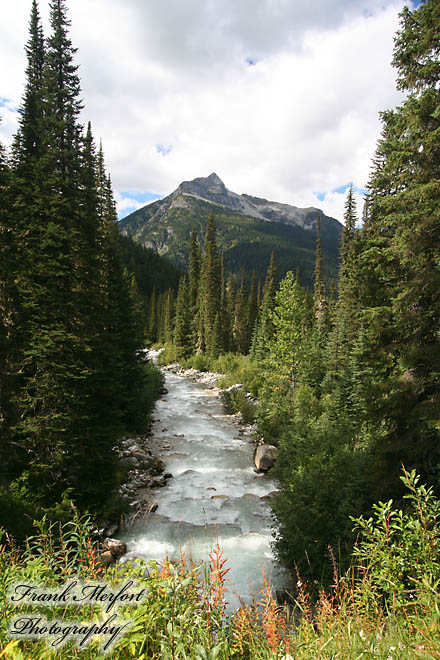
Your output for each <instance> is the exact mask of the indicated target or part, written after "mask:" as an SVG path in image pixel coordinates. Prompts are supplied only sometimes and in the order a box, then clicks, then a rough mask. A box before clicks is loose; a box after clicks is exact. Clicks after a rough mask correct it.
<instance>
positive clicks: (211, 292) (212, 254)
mask: <svg viewBox="0 0 440 660" xmlns="http://www.w3.org/2000/svg"><path fill="white" fill-rule="evenodd" d="M220 277H221V274H220V256H219V252H218V247H217V240H216V227H215V222H214V215H213V214H212V213H211V214H210V216H209V218H208V224H207V226H206V234H205V243H204V249H203V265H202V275H201V288H200V315H201V328H200V332H201V333H203V342H204V345H205V347H206V350H207V352H209V351H210V348H211V339H212V334H213V329H214V322H215V317H216V315H217V313H218V312H219V311H220V294H221V291H220ZM200 345H201V344H200Z"/></svg>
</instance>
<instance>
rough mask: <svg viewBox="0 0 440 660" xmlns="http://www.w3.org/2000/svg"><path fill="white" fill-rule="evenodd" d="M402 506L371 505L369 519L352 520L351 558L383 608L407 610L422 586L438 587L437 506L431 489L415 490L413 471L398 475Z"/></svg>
mask: <svg viewBox="0 0 440 660" xmlns="http://www.w3.org/2000/svg"><path fill="white" fill-rule="evenodd" d="M401 480H402V481H403V483H404V484H405V486H406V489H407V491H409V492H407V493H406V495H404V499H405V500H406V506H405V508H404V509H396V508H395V507H394V506H393V501H392V500H389V501H388V502H379V504H375V505H374V506H373V512H374V514H373V517H370V518H368V519H366V518H364V517H360V518H359V519H353V521H354V522H355V530H356V531H359V532H360V534H361V538H360V541H359V542H358V543H357V544H356V546H355V548H354V551H353V556H354V558H355V560H356V562H357V565H358V567H359V570H360V571H362V573H363V574H364V579H366V580H368V581H369V583H370V584H371V586H372V587H373V588H374V589H375V592H376V593H377V594H378V595H381V596H385V597H386V599H387V602H388V603H392V604H393V605H396V604H398V605H399V606H403V605H411V603H412V601H413V600H414V598H415V594H417V591H418V590H419V589H420V588H421V587H423V585H424V584H425V583H429V584H431V585H435V584H439V582H440V555H439V547H440V529H439V527H438V520H439V516H440V502H439V500H438V498H436V497H435V496H434V493H433V489H432V487H426V486H425V485H419V481H420V477H419V476H418V475H416V472H415V470H411V472H409V473H408V472H406V470H405V469H404V474H403V476H401Z"/></svg>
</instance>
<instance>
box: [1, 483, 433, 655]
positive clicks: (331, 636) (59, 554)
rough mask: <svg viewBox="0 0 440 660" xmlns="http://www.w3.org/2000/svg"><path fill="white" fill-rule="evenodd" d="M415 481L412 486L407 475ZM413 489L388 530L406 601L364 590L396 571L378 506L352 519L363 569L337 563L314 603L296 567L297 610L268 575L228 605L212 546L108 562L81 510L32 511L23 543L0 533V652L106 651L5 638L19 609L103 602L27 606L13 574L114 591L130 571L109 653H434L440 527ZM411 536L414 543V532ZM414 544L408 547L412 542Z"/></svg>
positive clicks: (21, 580)
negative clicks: (401, 560)
mask: <svg viewBox="0 0 440 660" xmlns="http://www.w3.org/2000/svg"><path fill="white" fill-rule="evenodd" d="M411 479H413V476H411ZM413 485H414V486H416V482H415V481H414V480H413ZM411 496H412V497H414V499H413V500H411V501H412V502H413V503H414V509H413V511H412V513H411V514H410V515H408V516H405V515H404V517H403V519H401V520H403V525H399V524H396V521H397V520H398V519H399V515H397V516H396V517H392V520H393V525H394V529H395V530H396V536H395V540H396V541H397V539H398V540H399V546H398V548H397V550H398V552H399V553H400V556H401V557H406V556H407V557H408V558H410V559H411V560H412V564H411V568H412V569H413V570H414V574H417V579H416V580H415V581H414V583H413V584H414V590H413V591H412V592H411V594H408V595H407V597H406V602H405V603H403V602H402V601H401V600H400V601H394V602H393V601H392V599H390V601H389V603H388V607H387V608H386V609H384V608H383V607H382V605H381V603H380V600H378V599H374V598H372V597H371V596H372V595H376V593H375V589H377V585H383V584H386V585H390V584H391V582H392V581H393V580H394V568H395V567H394V566H391V564H390V562H391V561H392V557H391V554H390V553H386V552H385V553H384V546H385V547H387V536H386V529H385V528H384V525H383V522H382V519H381V516H379V519H377V521H376V524H370V523H368V524H367V525H366V527H365V525H364V523H365V521H358V522H359V523H360V524H361V525H362V526H363V527H364V528H365V532H364V534H365V536H364V545H363V546H361V548H362V549H361V550H360V556H358V557H357V558H356V561H359V560H360V559H362V564H363V566H364V567H368V571H367V573H365V571H363V570H357V569H355V568H354V567H353V568H352V569H351V570H350V571H349V572H348V573H347V574H346V575H344V576H342V577H340V576H339V575H338V574H337V572H336V573H335V575H334V586H333V587H332V589H331V590H329V591H326V590H323V589H321V591H320V593H319V597H318V598H317V600H316V601H314V602H313V601H311V599H310V596H309V591H308V588H307V586H306V585H304V584H303V580H302V578H299V579H298V583H297V587H296V600H295V610H294V612H292V611H290V610H289V609H288V608H287V607H283V606H280V605H278V604H277V603H276V601H275V599H274V596H273V593H272V589H271V586H270V584H269V583H267V581H266V582H265V584H264V586H263V588H262V589H261V591H260V593H259V594H256V598H255V601H254V602H253V603H251V604H242V605H241V606H240V607H239V608H238V609H237V610H235V611H232V612H229V613H227V612H226V604H227V600H228V591H227V587H228V584H227V573H228V568H227V559H226V558H225V557H224V556H223V551H222V550H221V548H220V547H219V546H218V545H217V546H216V547H215V548H213V550H212V552H211V553H210V555H209V560H208V561H207V565H206V566H205V567H200V566H195V565H194V564H193V563H192V562H191V561H186V560H185V557H182V558H181V560H180V561H177V562H174V563H171V562H170V561H168V559H165V560H164V561H163V562H162V564H156V563H155V562H149V564H148V567H147V566H146V565H145V564H144V563H143V562H139V561H138V562H128V563H126V564H124V565H123V566H121V565H116V566H114V567H112V568H110V569H108V570H106V571H105V570H104V569H103V567H102V564H101V562H100V560H99V550H98V544H97V542H96V541H94V540H92V537H91V533H92V531H93V525H92V522H91V520H90V518H88V517H80V516H78V515H77V514H76V513H74V514H73V519H72V520H71V521H69V522H68V523H65V524H64V525H61V526H58V525H54V524H48V523H47V521H46V520H42V521H40V522H36V523H35V531H34V534H33V536H31V537H29V538H28V539H27V542H26V544H25V546H24V548H23V551H22V552H21V553H20V552H19V551H18V549H17V547H16V546H14V545H13V544H12V545H11V544H10V543H8V540H7V538H5V537H4V535H3V537H0V607H1V610H2V617H1V623H0V645H1V648H2V652H1V653H2V658H5V660H26V659H27V658H32V659H33V660H50V659H52V658H53V659H55V658H66V659H67V658H72V657H75V658H79V659H83V660H92V658H93V659H102V660H103V659H104V658H106V657H109V654H104V653H103V651H102V649H100V648H99V643H100V640H99V639H98V638H94V639H92V640H91V641H90V644H89V645H88V646H87V647H86V648H79V647H78V646H76V647H75V646H74V645H73V643H72V640H71V639H70V640H68V641H67V643H66V644H65V645H64V646H62V647H60V648H56V649H54V648H51V647H50V645H49V644H50V641H49V639H48V638H47V637H45V636H42V637H40V638H37V639H33V640H30V639H11V638H10V637H9V635H8V629H7V625H8V622H10V621H11V619H12V618H13V617H14V616H16V615H18V614H20V613H21V614H23V613H25V612H28V613H31V612H32V613H33V614H34V615H36V614H37V613H38V616H39V617H47V619H48V620H51V619H53V618H57V619H59V620H60V619H61V620H62V621H63V625H68V624H69V623H70V622H73V621H78V620H80V621H82V622H83V623H84V624H91V623H92V622H97V623H102V621H103V619H102V616H103V613H102V607H100V606H97V605H96V604H78V605H76V604H64V603H61V602H60V603H58V604H57V605H56V606H54V605H53V604H51V605H50V604H49V603H44V604H43V603H41V602H40V603H39V604H38V608H37V606H36V605H35V604H34V605H33V606H32V607H30V608H29V607H28V608H27V609H26V610H24V609H23V605H22V604H21V603H14V602H12V601H11V600H10V599H9V598H8V592H9V591H10V590H11V589H12V588H13V585H14V584H17V583H18V584H29V583H32V584H35V585H38V586H40V587H46V588H47V589H48V590H49V591H51V590H52V591H55V590H57V591H59V590H60V588H61V587H62V586H64V585H66V584H67V583H68V582H71V581H73V580H82V581H86V582H88V583H94V584H96V583H98V584H99V585H100V586H101V587H103V588H105V589H112V590H115V591H117V590H118V588H121V587H123V586H124V585H125V584H127V582H128V581H131V580H133V581H134V584H133V587H132V590H133V592H136V593H139V592H140V591H141V590H142V589H143V590H144V593H143V599H142V600H141V601H139V602H138V603H136V604H135V605H130V604H121V605H120V607H119V608H118V609H117V613H118V615H119V616H121V617H124V618H126V619H128V620H129V621H131V623H132V625H131V627H129V628H126V629H125V631H124V634H123V636H122V637H120V638H119V640H118V641H117V643H116V644H115V646H114V647H113V648H112V649H111V657H112V658H114V659H115V660H122V659H123V658H128V657H131V658H138V659H139V660H147V659H150V658H151V659H157V660H159V659H162V658H169V660H174V659H177V658H191V659H192V660H206V659H208V660H215V659H217V660H239V659H240V660H241V659H243V658H245V659H247V660H275V658H277V659H280V658H284V659H286V660H287V659H288V658H293V657H294V658H295V660H310V658H321V659H322V660H334V659H335V658H361V657H374V658H378V659H381V660H389V659H390V658H392V659H393V660H394V658H395V659H396V660H414V658H418V657H420V658H422V657H424V658H427V657H429V658H435V657H438V655H439V653H440V643H439V636H438V634H437V631H438V625H439V623H440V617H439V611H440V593H439V591H438V583H437V582H436V581H435V575H436V574H437V573H438V559H437V557H436V554H435V553H434V552H433V551H434V550H435V546H433V545H432V541H435V540H436V539H437V537H438V532H437V531H435V528H433V527H432V526H430V525H429V521H432V515H435V512H436V511H437V512H438V506H439V504H438V501H436V500H435V499H434V498H432V496H431V495H430V494H429V493H428V491H427V490H426V489H424V487H420V486H417V487H416V488H413V487H411ZM419 507H421V509H422V511H423V513H422V514H421V513H419V512H418V509H419ZM379 508H380V506H379ZM379 508H378V511H379ZM387 511H388V510H387ZM417 522H418V523H419V524H417ZM427 522H428V528H429V531H428V533H426V523H427ZM363 531H364V530H363ZM0 533H1V532H0ZM416 538H417V539H419V540H420V541H421V542H420V543H418V542H416V543H414V541H415V539H416ZM414 549H416V552H412V550H414ZM406 551H408V552H409V554H408V555H406V554H405V552H406ZM381 553H384V554H383V556H384V559H385V564H386V566H387V567H388V568H391V571H390V572H389V573H386V575H387V578H386V579H385V580H383V576H384V571H383V570H382V566H381V564H380V563H379V562H378V561H376V558H377V557H378V554H379V555H380V556H382V555H381ZM433 562H435V571H433V570H432V567H433V566H434V563H433ZM146 569H147V570H146ZM389 578H390V579H389ZM411 596H413V597H412V598H411Z"/></svg>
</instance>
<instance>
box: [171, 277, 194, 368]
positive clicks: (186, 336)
mask: <svg viewBox="0 0 440 660" xmlns="http://www.w3.org/2000/svg"><path fill="white" fill-rule="evenodd" d="M192 318H193V317H192V314H191V305H190V292H189V287H188V282H187V278H186V275H184V276H183V277H182V278H181V280H180V283H179V290H178V292H177V300H176V315H175V323H174V347H175V352H176V358H177V359H178V360H180V359H181V358H186V357H188V356H189V355H191V352H192V338H191V322H192Z"/></svg>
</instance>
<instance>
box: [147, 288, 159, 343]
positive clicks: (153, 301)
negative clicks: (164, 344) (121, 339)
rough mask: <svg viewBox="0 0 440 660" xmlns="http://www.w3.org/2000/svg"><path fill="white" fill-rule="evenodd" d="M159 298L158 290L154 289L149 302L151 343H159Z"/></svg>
mask: <svg viewBox="0 0 440 660" xmlns="http://www.w3.org/2000/svg"><path fill="white" fill-rule="evenodd" d="M157 324H158V323H157V296H156V289H153V293H152V294H151V298H150V301H149V311H148V333H147V334H148V338H149V340H150V342H151V343H153V344H154V343H155V342H156V341H157V338H158V336H157Z"/></svg>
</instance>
